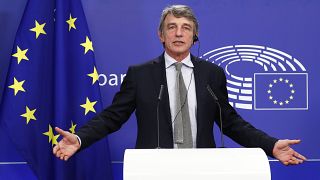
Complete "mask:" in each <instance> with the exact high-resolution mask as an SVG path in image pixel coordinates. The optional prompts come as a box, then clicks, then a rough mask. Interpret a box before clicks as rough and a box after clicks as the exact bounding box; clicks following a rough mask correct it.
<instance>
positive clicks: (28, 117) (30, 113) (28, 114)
mask: <svg viewBox="0 0 320 180" xmlns="http://www.w3.org/2000/svg"><path fill="white" fill-rule="evenodd" d="M36 110H37V109H34V110H30V109H29V107H28V106H26V113H24V114H21V115H20V116H22V117H25V118H26V120H27V124H28V123H29V121H30V120H31V119H32V120H37V119H36V117H34V113H35V112H36Z"/></svg>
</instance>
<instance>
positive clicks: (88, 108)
mask: <svg viewBox="0 0 320 180" xmlns="http://www.w3.org/2000/svg"><path fill="white" fill-rule="evenodd" d="M96 103H97V101H93V102H90V100H89V98H88V97H87V99H86V103H85V104H82V105H80V106H81V107H83V108H84V109H85V113H84V114H85V115H87V114H88V112H89V111H92V112H94V113H95V112H96V110H95V109H94V107H93V106H94V105H95V104H96Z"/></svg>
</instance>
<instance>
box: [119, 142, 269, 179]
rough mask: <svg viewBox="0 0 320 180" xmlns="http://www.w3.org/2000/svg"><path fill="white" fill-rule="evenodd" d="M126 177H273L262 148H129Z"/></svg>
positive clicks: (125, 168) (126, 152)
mask: <svg viewBox="0 0 320 180" xmlns="http://www.w3.org/2000/svg"><path fill="white" fill-rule="evenodd" d="M123 179H124V180H171V179H172V180H180V179H181V180H195V179H196V180H235V179H236V180H271V173H270V166H269V161H268V158H267V156H266V154H265V153H264V151H263V150H262V149H260V148H212V149H127V150H126V151H125V155H124V164H123Z"/></svg>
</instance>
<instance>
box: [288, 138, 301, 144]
mask: <svg viewBox="0 0 320 180" xmlns="http://www.w3.org/2000/svg"><path fill="white" fill-rule="evenodd" d="M287 142H288V144H289V145H294V144H299V143H300V142H301V140H300V139H294V140H289V139H288V140H287Z"/></svg>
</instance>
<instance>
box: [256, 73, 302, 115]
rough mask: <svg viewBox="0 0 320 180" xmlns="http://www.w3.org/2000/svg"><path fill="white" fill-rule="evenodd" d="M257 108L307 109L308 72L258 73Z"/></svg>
mask: <svg viewBox="0 0 320 180" xmlns="http://www.w3.org/2000/svg"><path fill="white" fill-rule="evenodd" d="M254 85H255V88H254V92H255V95H254V97H255V101H254V103H255V109H256V110H298V109H299V110H307V109H308V75H307V73H256V74H255V75H254Z"/></svg>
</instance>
